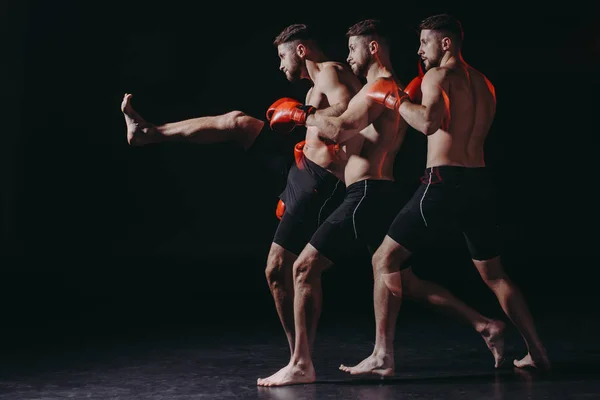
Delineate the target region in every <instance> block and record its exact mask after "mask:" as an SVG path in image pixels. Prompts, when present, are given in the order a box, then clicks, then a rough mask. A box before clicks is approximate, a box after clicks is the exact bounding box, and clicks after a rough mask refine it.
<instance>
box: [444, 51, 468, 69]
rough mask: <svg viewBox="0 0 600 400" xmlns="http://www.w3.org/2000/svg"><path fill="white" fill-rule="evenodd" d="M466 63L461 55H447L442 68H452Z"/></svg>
mask: <svg viewBox="0 0 600 400" xmlns="http://www.w3.org/2000/svg"><path fill="white" fill-rule="evenodd" d="M462 63H464V60H463V58H462V54H461V53H456V54H453V53H450V52H448V53H446V54H444V56H443V57H442V60H441V61H440V67H446V68H452V67H454V66H456V65H458V64H462Z"/></svg>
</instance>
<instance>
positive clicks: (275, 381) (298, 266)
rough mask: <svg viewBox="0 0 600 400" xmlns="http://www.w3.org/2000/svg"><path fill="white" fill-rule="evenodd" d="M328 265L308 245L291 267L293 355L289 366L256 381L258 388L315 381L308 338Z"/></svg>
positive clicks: (315, 326) (325, 260)
mask: <svg viewBox="0 0 600 400" xmlns="http://www.w3.org/2000/svg"><path fill="white" fill-rule="evenodd" d="M331 264H332V263H331V261H329V260H328V259H327V258H325V257H323V256H321V255H320V254H319V252H318V251H317V250H316V249H315V248H314V247H313V246H311V245H310V244H308V245H307V246H306V247H305V248H304V250H303V251H302V253H301V254H300V255H299V256H298V259H297V260H296V262H295V263H294V322H295V327H296V343H295V348H294V355H293V356H292V359H291V360H290V362H289V364H288V365H287V366H285V367H283V368H282V369H281V370H279V371H278V372H276V373H275V374H273V375H271V376H270V377H268V378H264V379H260V378H259V379H258V381H257V384H258V385H259V386H284V385H294V384H300V383H311V382H314V381H315V379H316V375H315V368H314V366H313V363H312V357H311V347H312V346H311V343H310V336H311V334H314V333H315V332H316V329H317V322H318V320H319V316H320V315H321V306H322V300H323V293H322V289H321V274H322V273H323V271H324V270H325V269H327V268H328V267H329V266H331Z"/></svg>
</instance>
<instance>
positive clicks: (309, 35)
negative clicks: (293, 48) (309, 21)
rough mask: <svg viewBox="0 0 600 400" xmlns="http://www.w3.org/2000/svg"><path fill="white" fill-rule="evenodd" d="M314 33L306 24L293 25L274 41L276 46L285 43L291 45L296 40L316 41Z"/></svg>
mask: <svg viewBox="0 0 600 400" xmlns="http://www.w3.org/2000/svg"><path fill="white" fill-rule="evenodd" d="M314 39H315V37H314V33H313V31H312V29H310V28H309V27H308V26H307V25H305V24H293V25H290V26H288V27H287V28H285V29H284V30H283V31H281V33H280V34H279V35H277V37H276V38H275V40H274V41H273V44H274V45H275V46H279V45H280V44H283V43H290V42H293V41H294V40H314Z"/></svg>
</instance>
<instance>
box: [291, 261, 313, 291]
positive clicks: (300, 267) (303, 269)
mask: <svg viewBox="0 0 600 400" xmlns="http://www.w3.org/2000/svg"><path fill="white" fill-rule="evenodd" d="M315 270H316V268H315V267H314V262H312V260H311V259H310V258H309V257H302V256H300V257H299V258H298V259H297V260H296V262H295V263H294V283H296V284H304V283H306V282H307V281H309V280H310V278H311V277H312V276H313V275H314V274H315Z"/></svg>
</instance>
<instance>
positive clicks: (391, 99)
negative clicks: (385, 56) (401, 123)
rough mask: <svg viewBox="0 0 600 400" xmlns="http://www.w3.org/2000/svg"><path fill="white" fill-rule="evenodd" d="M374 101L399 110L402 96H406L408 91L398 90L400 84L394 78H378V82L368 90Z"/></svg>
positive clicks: (368, 94)
mask: <svg viewBox="0 0 600 400" xmlns="http://www.w3.org/2000/svg"><path fill="white" fill-rule="evenodd" d="M367 96H369V97H370V98H371V99H373V101H375V102H376V103H379V104H383V105H384V106H386V107H387V108H389V109H391V110H398V108H400V102H401V100H402V97H405V96H406V93H404V92H402V91H401V90H398V85H397V84H396V82H394V80H392V79H386V78H383V79H378V80H377V82H375V83H374V84H373V86H371V88H369V91H368V92H367Z"/></svg>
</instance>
